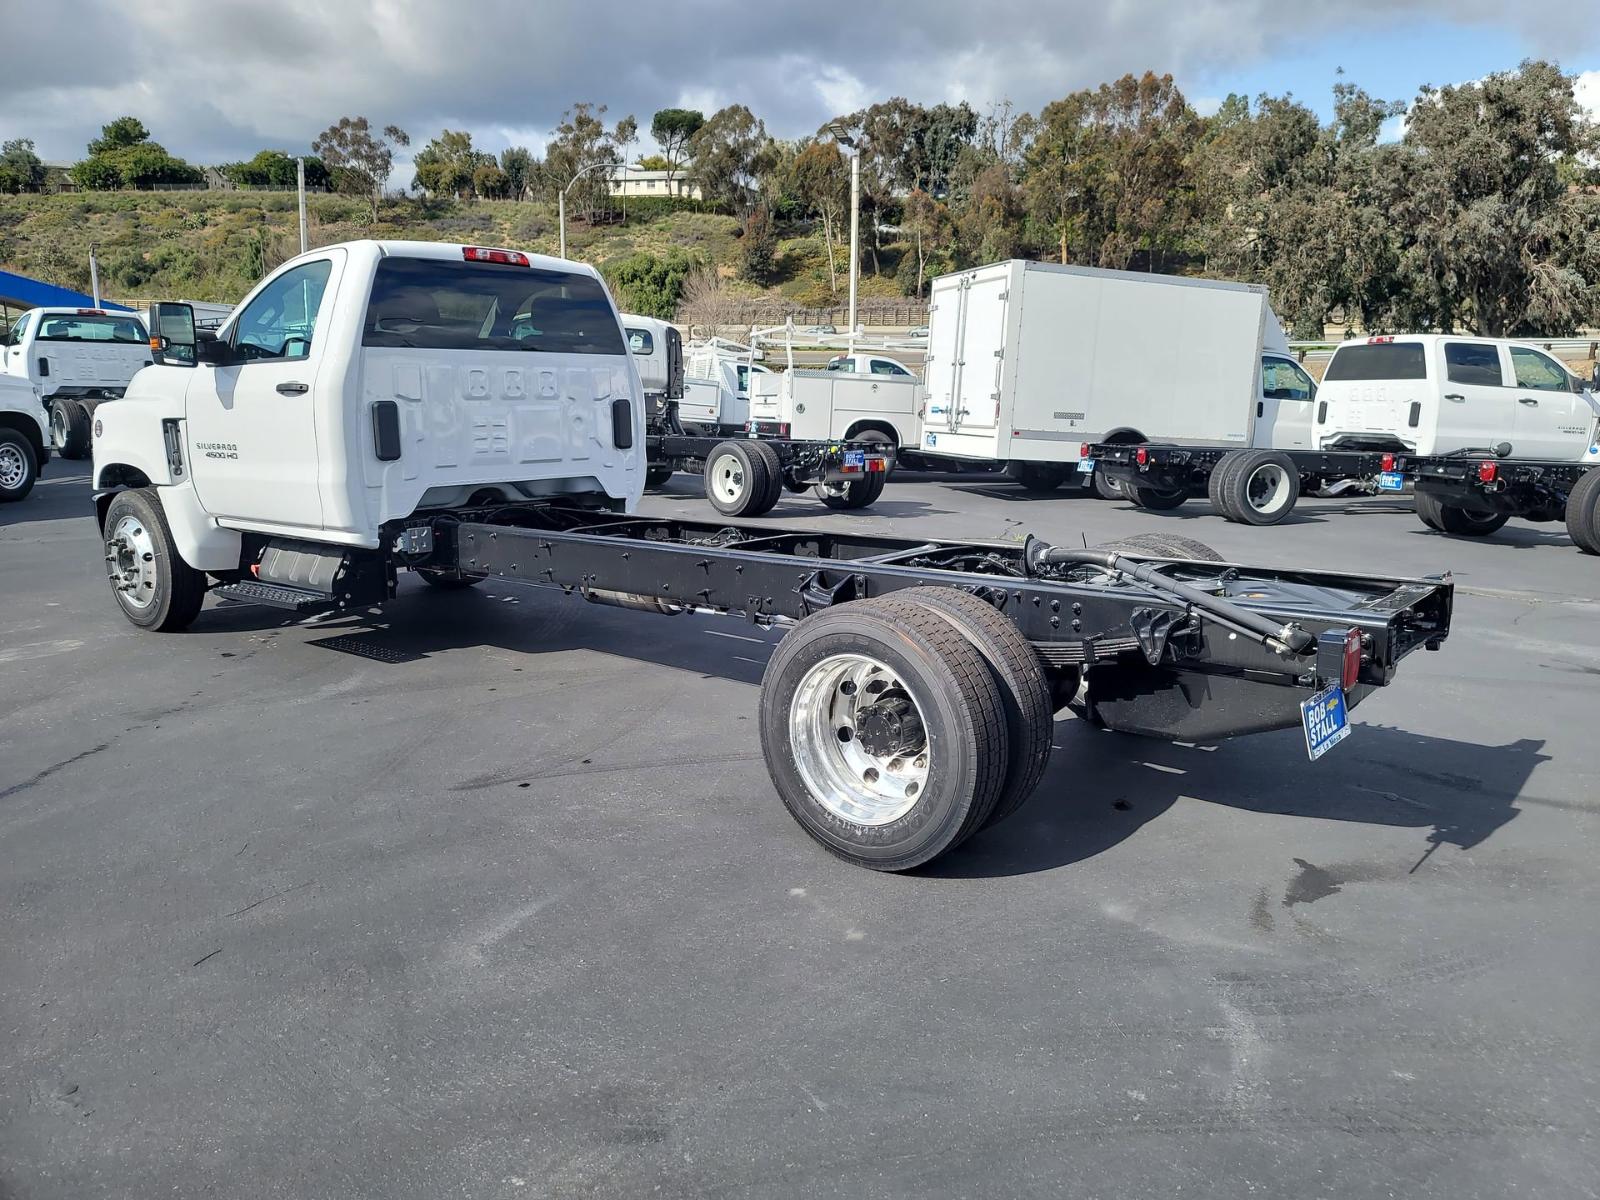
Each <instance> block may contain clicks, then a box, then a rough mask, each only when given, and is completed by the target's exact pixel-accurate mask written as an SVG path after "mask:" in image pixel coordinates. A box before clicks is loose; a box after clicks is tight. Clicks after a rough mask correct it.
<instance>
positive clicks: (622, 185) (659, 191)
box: [609, 167, 702, 200]
mask: <svg viewBox="0 0 1600 1200" xmlns="http://www.w3.org/2000/svg"><path fill="white" fill-rule="evenodd" d="M609 182H610V185H611V194H612V195H613V196H629V197H632V196H679V197H682V198H683V199H686V200H699V199H701V198H702V197H701V195H700V189H699V188H698V187H696V186H695V185H694V184H691V183H690V182H689V181H688V180H687V179H685V178H684V176H683V172H682V171H679V172H677V173H676V174H675V175H674V176H673V177H672V178H671V179H670V180H669V179H668V178H667V172H665V171H643V170H640V169H639V168H638V167H617V168H616V169H615V170H613V171H612V173H611V176H610V180H609Z"/></svg>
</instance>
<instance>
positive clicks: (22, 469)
mask: <svg viewBox="0 0 1600 1200" xmlns="http://www.w3.org/2000/svg"><path fill="white" fill-rule="evenodd" d="M26 482H28V460H27V459H26V458H25V457H23V454H22V447H21V446H18V445H16V444H14V443H12V442H6V443H4V444H0V488H5V489H6V490H7V491H11V490H13V489H15V488H19V487H21V486H22V485H23V484H24V483H26Z"/></svg>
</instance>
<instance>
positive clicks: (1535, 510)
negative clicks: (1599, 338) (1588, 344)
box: [1317, 334, 1600, 554]
mask: <svg viewBox="0 0 1600 1200" xmlns="http://www.w3.org/2000/svg"><path fill="white" fill-rule="evenodd" d="M1597 386H1600V366H1596V367H1595V368H1594V369H1593V371H1592V373H1591V375H1590V376H1589V377H1588V378H1585V377H1583V376H1580V375H1575V374H1573V373H1572V372H1571V371H1569V370H1568V369H1567V368H1566V366H1565V365H1564V364H1563V363H1562V362H1561V361H1560V360H1559V359H1557V358H1555V357H1554V356H1552V355H1550V354H1549V353H1547V352H1546V351H1544V350H1543V349H1541V348H1540V347H1538V346H1536V345H1533V344H1531V343H1528V342H1523V341H1515V340H1509V339H1504V338H1477V337H1459V336H1455V335H1447V334H1409V335H1396V336H1392V337H1373V338H1367V339H1365V340H1364V341H1357V342H1346V343H1344V344H1343V345H1341V346H1339V347H1338V349H1336V350H1335V351H1334V354H1333V357H1332V358H1331V359H1329V360H1328V369H1327V372H1326V373H1325V375H1324V377H1323V386H1322V391H1321V394H1320V396H1319V398H1318V402H1317V431H1318V437H1319V439H1320V440H1321V442H1322V444H1324V445H1327V446H1347V445H1359V446H1362V447H1365V448H1369V449H1381V450H1383V451H1385V452H1386V454H1385V456H1384V458H1385V463H1384V465H1385V467H1386V468H1387V469H1388V470H1389V471H1390V472H1391V473H1392V474H1391V475H1390V476H1389V478H1391V479H1392V480H1395V481H1398V480H1400V479H1402V478H1405V477H1409V478H1410V479H1411V480H1412V482H1413V485H1414V488H1415V491H1416V502H1417V516H1418V517H1419V518H1420V519H1421V520H1422V522H1423V524H1425V525H1427V526H1428V527H1429V528H1430V529H1434V530H1437V531H1439V532H1440V533H1451V534H1459V535H1464V536H1468V537H1484V536H1487V535H1488V534H1491V533H1494V532H1495V531H1496V530H1497V529H1500V528H1501V527H1502V526H1504V525H1505V523H1506V522H1507V521H1509V520H1510V519H1511V518H1512V517H1520V518H1522V519H1524V520H1528V521H1562V520H1565V522H1566V525H1567V531H1568V532H1569V533H1570V534H1571V535H1572V540H1573V542H1574V543H1576V544H1577V546H1578V547H1579V548H1580V549H1582V550H1585V551H1587V552H1588V553H1590V554H1600V403H1597V401H1596V392H1595V389H1596V387H1597ZM1396 486H1398V484H1396Z"/></svg>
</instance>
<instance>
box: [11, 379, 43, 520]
mask: <svg viewBox="0 0 1600 1200" xmlns="http://www.w3.org/2000/svg"><path fill="white" fill-rule="evenodd" d="M49 461H50V426H49V424H48V423H47V420H46V415H45V408H44V402H43V401H42V400H40V398H39V389H38V388H36V387H34V386H33V384H31V383H29V382H28V381H27V380H26V379H17V378H16V377H14V376H11V375H0V503H5V502H6V501H10V500H21V499H22V498H23V497H24V496H26V495H27V494H28V493H29V492H31V491H32V490H33V484H34V481H35V480H36V479H38V478H39V472H40V471H41V470H43V469H44V465H45V463H47V462H49Z"/></svg>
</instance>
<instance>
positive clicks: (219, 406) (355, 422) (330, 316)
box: [94, 241, 645, 615]
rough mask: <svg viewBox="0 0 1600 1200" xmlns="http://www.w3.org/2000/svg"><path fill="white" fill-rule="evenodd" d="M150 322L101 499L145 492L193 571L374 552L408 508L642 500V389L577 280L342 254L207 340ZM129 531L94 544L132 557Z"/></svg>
mask: <svg viewBox="0 0 1600 1200" xmlns="http://www.w3.org/2000/svg"><path fill="white" fill-rule="evenodd" d="M152 313H153V318H152V319H153V321H155V323H156V324H157V328H156V331H155V333H156V337H155V339H154V342H155V344H156V345H158V346H159V347H160V349H159V350H158V351H157V353H156V357H157V359H158V361H157V363H156V365H154V366H152V367H149V368H146V369H145V370H143V371H141V372H139V374H138V375H137V376H136V377H135V378H134V379H133V381H132V383H131V384H130V385H129V387H128V390H127V394H126V396H125V397H124V399H123V400H122V401H119V402H118V403H116V404H114V405H107V406H104V407H102V408H101V409H100V410H99V411H98V412H97V413H96V417H95V424H94V486H95V489H96V500H97V505H98V512H99V514H100V517H101V521H102V524H103V525H105V524H106V523H107V522H108V519H109V516H110V514H111V513H112V512H113V510H114V509H115V508H116V501H117V499H118V497H119V496H120V494H121V493H123V492H126V491H130V490H132V491H137V492H139V493H140V495H141V497H142V498H143V501H144V502H146V503H147V506H149V507H153V508H158V509H159V510H160V514H161V515H160V520H161V522H162V523H164V524H165V525H166V526H167V527H169V529H170V535H171V539H172V543H173V549H174V551H175V552H176V553H177V554H178V555H179V556H180V557H181V559H182V561H183V563H184V564H186V566H187V567H188V568H190V569H192V570H194V571H198V572H206V573H212V574H214V575H217V576H218V577H221V578H227V577H229V576H231V575H233V574H236V573H238V572H239V571H241V570H245V571H248V570H251V569H254V568H256V567H258V566H259V564H260V562H261V561H263V560H262V557H261V556H262V553H263V549H264V547H266V546H267V544H268V543H272V545H273V546H274V547H276V548H278V549H281V548H282V547H283V546H284V545H293V544H297V543H298V542H310V543H315V544H318V545H324V546H337V547H350V548H368V549H375V548H377V547H379V545H380V544H381V542H382V539H383V538H384V531H385V529H386V528H387V527H389V526H391V524H392V523H393V522H396V521H399V520H402V519H404V518H406V517H409V516H410V515H412V514H414V513H416V512H419V511H421V510H446V511H448V510H452V509H459V508H466V507H470V506H471V505H474V504H479V503H484V502H487V501H488V500H490V499H497V500H500V501H516V500H519V499H529V500H531V499H537V498H542V497H547V496H554V495H558V494H560V495H568V496H572V497H575V498H576V499H578V500H579V502H581V503H590V504H593V505H596V506H599V507H604V508H610V509H616V510H624V509H631V508H632V507H633V505H634V504H635V503H636V501H637V499H638V497H639V495H640V493H641V492H642V490H643V485H644V467H645V461H644V447H643V440H644V438H643V434H644V426H643V417H644V414H643V406H642V404H641V396H642V388H641V385H640V381H639V373H638V370H637V369H636V367H635V365H634V363H633V360H632V358H631V357H630V356H629V354H628V351H627V344H626V341H625V339H624V335H623V332H622V328H621V325H620V323H619V321H618V317H617V312H616V309H615V307H614V306H613V304H612V302H611V298H610V296H609V295H608V294H607V292H606V289H605V285H604V284H603V282H602V281H601V280H600V278H599V276H598V274H597V273H596V272H595V271H594V269H593V268H592V267H589V266H586V265H584V264H581V263H572V262H564V261H562V260H559V259H553V258H547V257H544V256H539V255H529V254H523V253H521V252H519V251H514V250H501V249H495V248H485V247H476V246H461V245H452V244H444V243H439V244H435V243H419V242H379V241H359V242H349V243H345V244H342V245H334V246H326V247H322V248H321V249H318V250H314V251H312V252H311V253H309V254H303V255H301V256H299V257H298V258H295V259H291V260H290V261H289V262H287V263H285V264H284V265H283V266H282V267H280V268H278V270H276V271H275V272H273V273H272V274H271V275H269V276H267V278H266V279H264V280H263V281H262V282H261V283H260V284H258V285H257V286H256V288H255V289H254V290H253V291H252V292H251V293H250V294H249V295H248V296H246V297H245V299H244V301H243V302H242V303H241V304H240V305H239V306H238V307H237V308H236V309H235V310H234V312H233V314H232V315H231V317H230V318H229V320H228V321H227V323H226V324H225V325H223V326H222V328H221V329H220V330H219V331H218V332H217V333H216V334H215V335H214V336H209V335H206V334H205V333H203V332H197V331H196V330H195V328H194V322H193V313H192V311H191V310H190V309H189V307H188V306H187V305H157V306H154V307H153V309H152ZM143 517H144V519H143V521H142V522H141V521H131V522H130V524H129V526H128V529H127V531H125V536H124V535H118V534H116V533H115V531H114V530H111V529H109V528H108V530H107V533H108V538H111V539H112V540H115V538H116V537H118V536H122V537H123V541H124V542H128V543H129V544H130V545H133V544H134V543H136V542H137V536H136V534H135V532H134V531H135V530H136V529H143V530H145V532H146V533H148V532H149V526H150V524H151V523H152V522H153V520H154V518H152V517H151V516H150V514H149V513H144V514H143ZM129 539H132V541H129ZM108 544H110V543H109V542H108ZM135 575H136V576H137V571H135ZM121 598H122V599H124V601H126V600H127V597H126V596H123V597H121ZM124 607H125V608H127V607H128V605H127V603H126V602H125V603H124ZM130 615H133V614H132V613H130Z"/></svg>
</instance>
